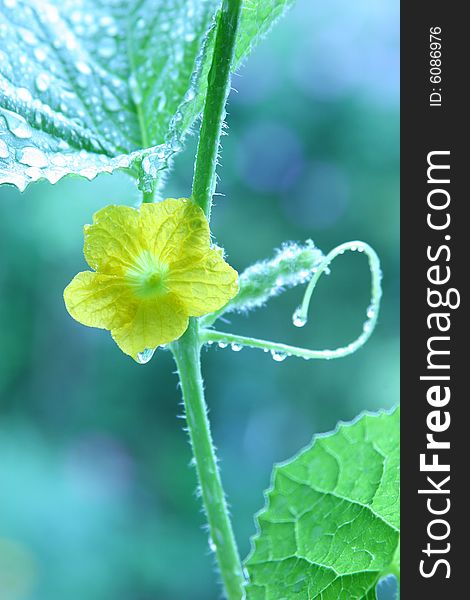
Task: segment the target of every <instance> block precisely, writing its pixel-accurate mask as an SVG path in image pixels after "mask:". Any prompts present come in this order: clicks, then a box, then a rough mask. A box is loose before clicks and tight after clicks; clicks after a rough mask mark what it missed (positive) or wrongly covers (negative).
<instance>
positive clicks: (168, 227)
mask: <svg viewBox="0 0 470 600" xmlns="http://www.w3.org/2000/svg"><path fill="white" fill-rule="evenodd" d="M140 217H141V227H142V230H141V231H142V234H141V235H142V239H144V240H146V243H147V244H148V249H149V250H150V251H151V252H152V253H153V254H154V256H155V257H156V258H157V260H159V261H160V262H162V263H165V264H169V265H171V263H172V262H174V261H176V260H179V259H180V258H181V256H182V254H187V253H191V254H192V255H193V256H194V255H200V254H202V253H205V252H207V249H208V247H209V244H210V233H209V223H208V222H207V219H206V216H205V214H204V211H203V210H202V209H201V208H200V207H199V206H197V205H196V204H195V203H194V202H192V201H191V200H188V199H187V198H179V199H175V198H167V199H166V200H164V201H163V202H155V203H152V204H150V203H149V204H143V205H142V206H141V208H140Z"/></svg>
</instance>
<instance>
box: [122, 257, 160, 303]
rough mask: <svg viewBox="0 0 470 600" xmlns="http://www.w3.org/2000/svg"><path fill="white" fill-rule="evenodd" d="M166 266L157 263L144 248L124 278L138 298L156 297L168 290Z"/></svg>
mask: <svg viewBox="0 0 470 600" xmlns="http://www.w3.org/2000/svg"><path fill="white" fill-rule="evenodd" d="M167 274H168V266H167V265H165V264H161V263H159V262H158V261H157V260H156V258H155V257H154V256H153V255H152V254H151V253H150V252H149V251H148V250H145V251H144V252H143V253H142V254H141V255H140V256H139V257H138V258H137V260H136V261H135V263H134V266H132V267H130V268H129V269H128V270H127V273H126V280H127V282H128V283H129V285H130V286H131V287H132V288H133V291H134V293H135V295H136V296H138V297H139V298H156V297H157V296H162V295H163V294H166V293H167V292H168V288H167V286H166V277H167Z"/></svg>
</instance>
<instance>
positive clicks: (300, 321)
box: [292, 306, 307, 327]
mask: <svg viewBox="0 0 470 600" xmlns="http://www.w3.org/2000/svg"><path fill="white" fill-rule="evenodd" d="M306 322H307V318H306V317H305V316H304V315H303V314H302V307H301V306H299V307H298V308H297V309H296V310H295V311H294V314H293V315H292V323H293V324H294V325H295V327H303V326H304V325H305V323H306Z"/></svg>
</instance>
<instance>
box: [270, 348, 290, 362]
mask: <svg viewBox="0 0 470 600" xmlns="http://www.w3.org/2000/svg"><path fill="white" fill-rule="evenodd" d="M271 356H272V358H273V360H275V361H276V362H282V361H283V360H286V358H287V354H286V353H285V352H278V351H277V350H271Z"/></svg>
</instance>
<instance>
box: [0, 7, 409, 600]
mask: <svg viewBox="0 0 470 600" xmlns="http://www.w3.org/2000/svg"><path fill="white" fill-rule="evenodd" d="M398 58H399V54H398V2H396V1H395V0H385V1H383V2H373V1H372V0H360V1H359V2H357V3H354V4H351V3H348V2H347V1H346V0H331V1H330V2H327V3H316V2H311V0H299V1H298V3H297V5H296V7H295V9H294V10H292V11H291V13H290V14H289V15H288V16H287V18H286V19H285V20H284V21H283V22H281V23H280V24H278V26H277V27H276V29H275V31H274V32H273V33H272V34H271V36H270V37H269V38H268V39H267V40H265V41H264V42H263V44H262V45H261V46H260V47H259V48H258V49H257V50H256V52H255V54H254V55H253V56H252V57H251V59H250V60H249V61H248V63H247V65H246V66H245V68H243V70H242V71H241V72H240V74H239V75H237V76H236V77H235V78H234V81H233V86H234V88H236V90H237V92H238V93H235V92H234V93H232V95H231V98H230V105H229V125H230V135H229V136H228V137H225V138H224V140H223V156H222V167H221V168H220V170H219V174H220V177H221V183H220V186H219V192H221V193H222V194H224V195H223V196H218V197H217V199H216V207H215V209H214V211H213V231H214V233H215V235H216V238H217V241H218V243H219V244H221V245H223V246H224V247H225V248H226V251H227V253H228V257H229V261H230V263H231V264H232V265H233V266H234V267H236V268H238V269H239V270H242V269H243V268H245V267H246V266H248V265H250V264H251V263H252V262H254V261H256V260H257V259H260V258H264V257H267V256H270V255H271V254H272V251H273V248H276V247H279V246H280V244H281V243H282V242H283V241H284V240H299V241H302V240H305V239H306V238H310V237H311V238H312V239H313V240H314V241H315V242H316V244H317V245H318V246H319V247H320V248H322V249H323V250H324V251H325V252H326V251H328V250H330V249H331V248H333V247H334V246H335V245H337V244H338V243H341V242H343V241H347V240H351V239H363V240H365V241H367V242H369V243H370V244H372V245H373V246H374V247H375V248H376V250H377V252H378V253H379V255H380V257H381V259H382V262H383V270H384V300H383V306H382V312H381V316H380V320H379V324H378V327H377V330H376V332H375V333H374V335H373V337H372V339H371V340H370V342H369V343H368V344H367V346H366V347H365V348H363V349H362V350H361V351H360V352H358V353H357V354H356V355H353V356H350V357H347V358H344V359H341V360H337V361H331V362H326V361H323V362H321V361H317V362H316V361H309V362H308V361H303V360H298V359H294V358H291V359H287V360H286V361H284V362H283V363H276V362H274V361H273V360H272V359H271V358H270V357H269V355H266V354H264V353H262V352H259V351H255V350H249V349H245V350H243V351H242V352H239V353H234V352H232V351H230V350H228V349H227V350H222V349H218V348H217V349H216V348H212V349H210V350H208V351H207V352H205V353H204V356H203V367H204V372H205V377H206V390H207V399H208V403H209V405H210V414H211V419H212V425H213V435H214V438H215V442H216V445H217V446H218V450H219V456H220V459H221V466H222V470H223V479H224V483H225V486H226V491H227V493H228V497H229V501H230V503H231V506H232V514H233V520H234V527H235V531H236V535H237V538H238V541H239V545H240V550H241V553H242V554H243V555H244V556H245V555H246V554H247V553H248V551H249V547H250V546H249V537H250V536H251V535H252V534H253V533H254V530H255V528H254V522H253V514H254V513H255V512H256V511H257V510H259V509H260V508H261V507H262V505H263V490H264V489H265V488H266V487H267V486H268V484H269V480H270V473H271V468H272V464H273V463H274V462H276V461H282V460H285V459H287V458H289V457H290V456H292V455H293V454H294V453H296V452H297V451H298V450H299V449H300V448H301V447H302V446H303V445H305V444H307V443H308V442H309V440H310V439H311V437H312V434H314V433H315V432H324V431H328V430H330V429H332V428H334V427H335V425H336V423H337V421H338V420H340V419H342V420H348V419H351V418H353V417H355V416H356V415H357V414H358V413H359V412H361V411H363V410H366V409H367V410H376V409H378V408H383V407H390V406H392V405H393V404H395V403H396V402H397V401H398V374H399V373H398V325H399V320H398V318H399V317H398V310H399V307H398V283H399V281H398V259H399V256H398V244H399V238H398V236H399V231H398V217H399V214H398V178H399V165H398V159H399V146H398V144H399V139H398V136H399V134H398V131H399V130H398V118H399V114H398V95H399V90H398ZM194 148H195V140H194V139H192V140H191V141H190V142H189V143H188V146H187V148H186V151H185V153H184V154H183V155H181V156H180V158H179V159H178V160H177V163H176V165H175V169H174V171H173V173H172V175H171V177H170V179H169V181H168V185H167V189H166V195H175V196H184V195H188V194H189V193H190V184H191V176H192V162H193V156H194ZM0 196H1V198H0V294H1V295H0V351H1V361H0V398H1V401H0V581H3V588H2V589H1V590H0V598H1V600H84V599H86V600H213V599H216V598H219V597H220V588H219V587H218V585H217V581H218V576H217V575H216V574H215V571H214V559H213V557H212V556H211V555H210V552H209V550H208V544H207V532H206V531H205V530H204V517H203V515H202V513H201V506H200V502H199V499H198V498H197V495H196V492H195V489H196V480H195V472H194V470H193V469H192V468H190V467H189V466H188V465H189V462H190V458H191V453H190V448H189V444H188V442H187V436H186V434H185V432H184V431H183V427H184V423H183V422H182V421H181V420H179V419H178V418H177V417H178V416H179V415H181V413H182V408H181V398H180V392H179V390H178V388H177V379H176V376H175V374H174V364H173V362H172V358H171V356H170V354H169V353H168V352H163V351H161V352H157V354H156V355H155V357H154V359H153V360H152V361H151V362H150V363H149V364H148V365H147V366H139V365H137V364H135V363H134V362H133V361H132V360H131V359H129V358H127V357H125V356H124V355H122V354H121V353H120V351H119V350H118V348H117V347H116V346H115V344H114V343H113V342H112V341H111V339H110V337H109V335H108V334H107V333H106V332H103V331H98V330H91V329H87V328H85V327H82V326H80V325H78V324H77V323H75V322H74V321H73V320H72V319H71V318H70V317H69V316H68V315H67V313H66V311H65V308H64V305H63V301H62V291H63V289H64V287H65V285H66V284H67V283H68V282H69V280H70V279H71V278H72V277H73V276H74V275H75V273H77V272H78V271H80V270H84V269H85V268H86V265H85V263H84V260H83V257H82V227H83V224H84V223H87V222H90V220H91V216H92V214H93V212H94V211H96V210H97V209H98V208H100V207H102V206H103V205H106V204H108V203H126V204H131V205H132V204H134V203H136V202H137V200H138V195H137V192H136V190H135V189H134V188H133V184H132V182H131V181H130V180H128V179H126V177H125V176H124V175H122V174H121V175H116V176H113V177H109V176H103V177H101V178H98V179H97V180H95V181H94V182H92V183H89V182H87V181H85V180H80V179H68V180H64V181H62V182H60V183H59V184H57V185H55V186H51V185H49V184H45V183H39V184H35V185H34V186H32V187H31V188H30V189H29V190H28V191H27V192H26V193H25V194H20V193H18V192H17V191H16V190H15V189H11V188H2V189H1V190H0ZM301 295H302V290H300V289H295V290H290V291H289V292H287V293H285V294H284V295H283V296H282V297H279V298H276V299H274V300H273V301H271V302H270V304H269V305H268V306H266V307H265V308H264V309H262V310H259V311H258V312H256V313H253V314H252V315H251V316H249V317H240V316H236V317H234V318H233V320H232V324H231V325H225V326H224V327H226V328H230V329H231V330H232V331H237V332H239V333H245V334H248V333H249V334H252V335H257V336H266V337H268V338H271V339H276V340H281V341H286V342H291V343H296V344H305V345H307V346H309V347H315V348H323V347H334V346H335V345H340V344H341V345H342V344H344V343H347V342H348V341H350V340H351V339H353V338H354V337H356V336H357V335H358V333H359V332H360V330H361V327H362V322H363V320H364V317H365V309H366V307H367V304H368V299H369V274H368V268H367V261H366V259H365V257H363V256H360V255H345V256H344V257H342V258H341V259H338V261H337V262H336V263H335V264H334V265H333V270H332V273H331V275H330V276H329V277H325V278H324V279H323V280H322V281H321V283H320V285H319V287H318V290H317V291H316V293H315V296H314V299H313V302H312V304H311V311H310V321H309V324H308V326H307V327H305V328H304V330H298V329H296V328H294V327H293V326H292V321H291V315H292V312H293V310H294V308H295V307H296V306H297V305H298V304H299V301H300V298H301ZM383 597H384V598H385V597H386V595H385V594H384V595H383Z"/></svg>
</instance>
